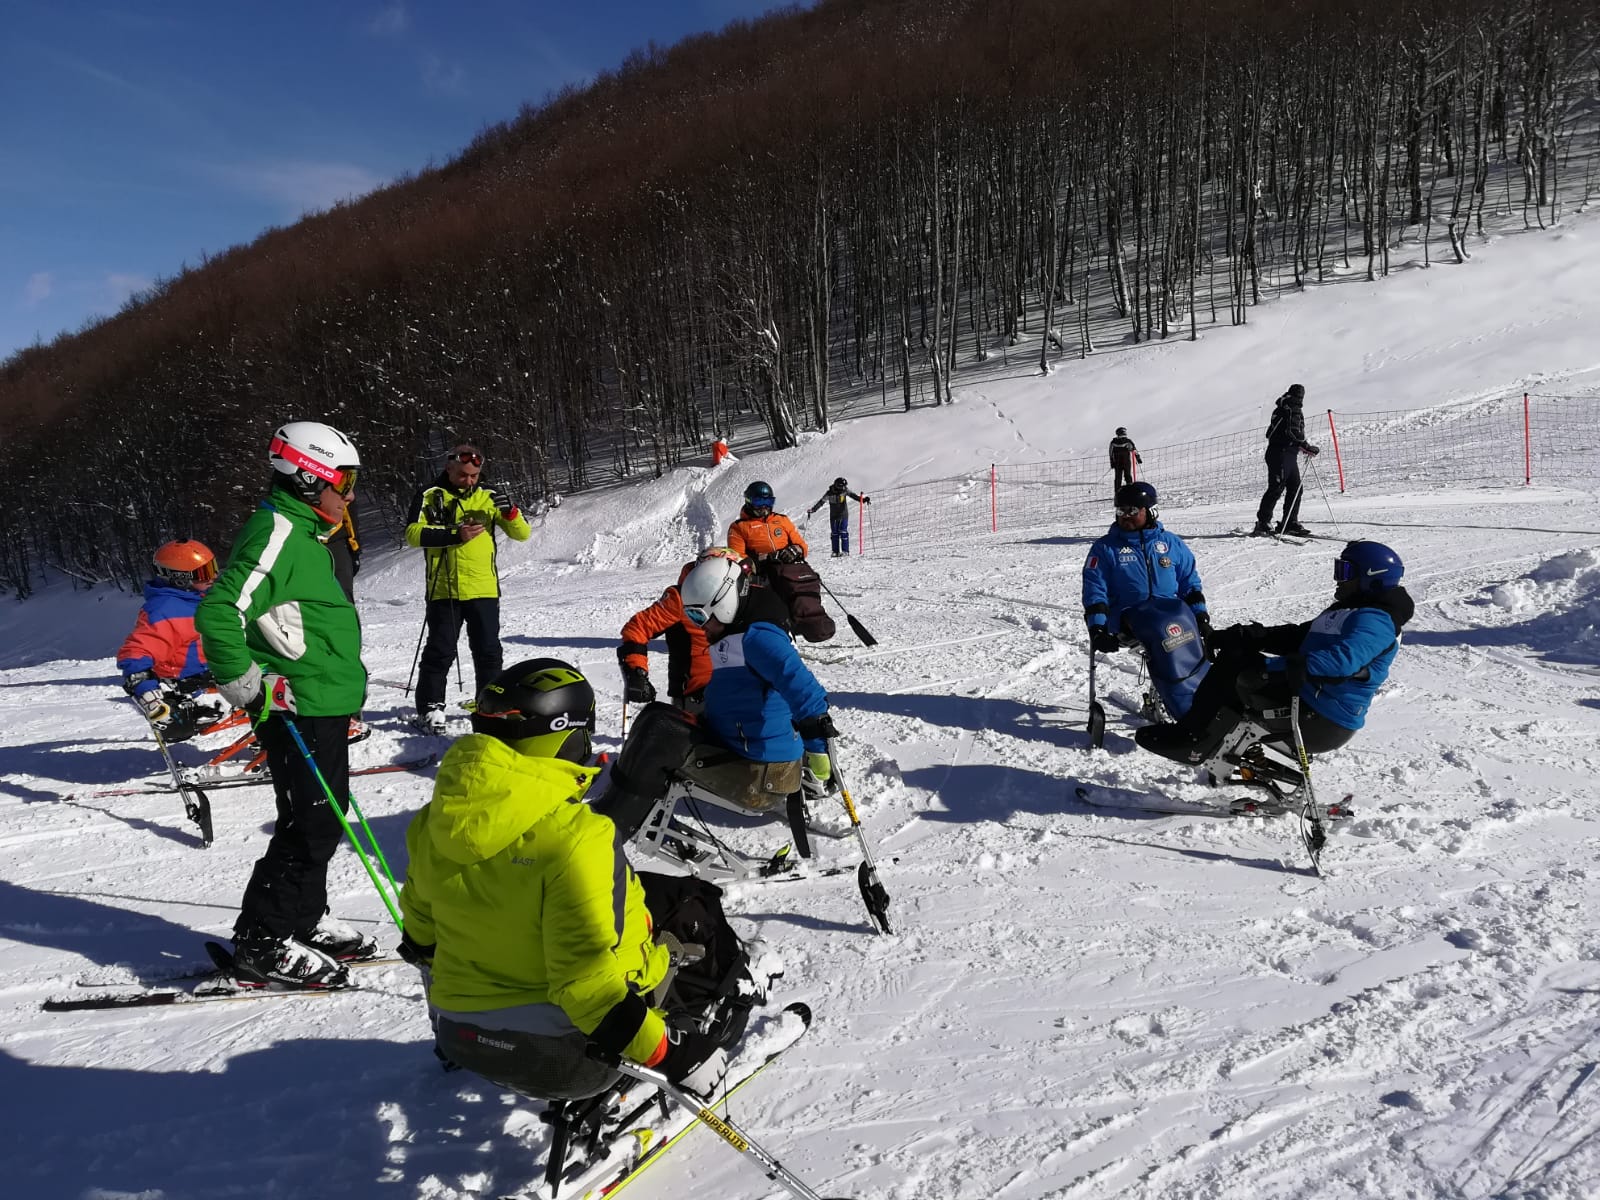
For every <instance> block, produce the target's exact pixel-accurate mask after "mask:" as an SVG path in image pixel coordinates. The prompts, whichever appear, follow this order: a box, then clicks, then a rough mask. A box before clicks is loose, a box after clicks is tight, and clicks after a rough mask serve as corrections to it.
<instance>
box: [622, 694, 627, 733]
mask: <svg viewBox="0 0 1600 1200" xmlns="http://www.w3.org/2000/svg"><path fill="white" fill-rule="evenodd" d="M622 740H623V741H627V740H628V699H627V697H626V696H624V697H623V699H622Z"/></svg>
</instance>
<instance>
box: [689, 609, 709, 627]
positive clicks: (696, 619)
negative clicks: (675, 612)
mask: <svg viewBox="0 0 1600 1200" xmlns="http://www.w3.org/2000/svg"><path fill="white" fill-rule="evenodd" d="M683 619H684V620H685V621H687V622H689V624H691V625H697V626H704V625H705V623H706V622H707V621H709V620H711V608H710V606H709V605H704V604H685V605H684V606H683Z"/></svg>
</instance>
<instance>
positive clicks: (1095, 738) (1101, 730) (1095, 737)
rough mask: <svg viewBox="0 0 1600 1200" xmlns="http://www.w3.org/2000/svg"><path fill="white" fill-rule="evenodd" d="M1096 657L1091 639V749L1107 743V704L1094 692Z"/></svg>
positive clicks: (1091, 635) (1097, 748)
mask: <svg viewBox="0 0 1600 1200" xmlns="http://www.w3.org/2000/svg"><path fill="white" fill-rule="evenodd" d="M1089 636H1090V637H1091V638H1093V636H1094V635H1093V634H1092V633H1091V634H1090V635H1089ZM1095 658H1096V655H1095V652H1094V642H1093V641H1090V643H1089V725H1088V730H1089V746H1090V748H1091V749H1094V750H1099V749H1101V748H1102V747H1104V746H1105V744H1106V709H1105V705H1103V704H1101V703H1100V701H1099V700H1097V699H1095V694H1094V666H1095Z"/></svg>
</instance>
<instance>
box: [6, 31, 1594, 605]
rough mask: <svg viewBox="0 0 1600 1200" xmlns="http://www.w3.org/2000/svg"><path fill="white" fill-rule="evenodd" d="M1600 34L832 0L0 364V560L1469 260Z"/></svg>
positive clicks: (1572, 160)
mask: <svg viewBox="0 0 1600 1200" xmlns="http://www.w3.org/2000/svg"><path fill="white" fill-rule="evenodd" d="M1597 38H1600V13H1597V11H1596V9H1595V7H1594V5H1593V4H1592V3H1570V2H1567V0H1549V2H1528V0H1448V2H1446V0H1436V2H1424V3H1409V4H1408V3H1395V2H1394V0H1326V2H1324V0H1303V2H1301V3H1293V4H1282V3H1276V4H1269V3H1265V2H1256V0H1239V2H1234V3H1229V2H1227V0H1218V2H1217V3H1213V4H1209V5H1208V4H1205V3H1200V4H1185V5H1173V4H1171V3H1170V2H1169V3H1154V2H1152V0H1121V2H1111V0H1072V2H1064V0H1058V2H1049V0H823V2H822V3H820V4H818V5H817V6H816V7H814V8H811V9H807V10H792V11H788V12H784V13H780V14H777V15H774V16H770V17H767V18H764V19H762V20H760V21H758V22H751V23H742V24H737V25H735V26H731V27H730V28H729V29H727V30H725V31H724V32H723V33H721V34H718V35H707V36H702V37H696V38H691V39H688V40H686V41H685V42H683V43H680V44H679V45H678V46H675V47H672V48H669V49H660V48H656V47H651V48H649V49H648V50H646V51H642V52H638V53H636V54H635V55H633V56H632V57H630V59H629V60H628V61H627V62H626V63H625V64H624V65H623V66H622V67H621V68H619V69H618V70H617V71H616V72H614V73H611V74H608V75H606V76H605V77H603V78H601V79H600V80H598V81H597V82H596V83H595V84H593V85H592V86H590V87H588V88H586V89H583V90H570V91H568V92H566V93H563V94H562V95H560V96H557V97H554V98H552V99H551V100H549V101H548V102H547V103H545V104H544V105H542V106H541V107H539V108H537V109H525V110H524V112H523V113H522V114H521V115H520V116H519V117H518V118H517V119H515V120H513V121H510V122H509V123H507V124H505V125H503V126H500V127H497V128H495V129H492V130H488V131H486V132H485V133H484V134H483V135H481V136H480V137H479V138H478V139H477V140H476V141H475V142H474V143H473V144H472V145H471V146H470V147H468V148H467V149H466V150H465V151H463V153H462V154H461V155H460V156H459V157H458V158H457V159H456V160H455V161H453V162H452V163H450V164H449V165H447V166H445V167H443V168H441V169H438V170H434V171H429V172H428V173H426V174H423V175H419V176H417V177H415V178H412V179H409V180H405V181H402V182H400V183H397V184H395V185H393V186H392V187H389V188H386V189H384V190H383V191H380V192H378V193H374V194H373V195H371V196H369V197H367V198H365V199H363V200H361V201H359V202H356V203H352V204H349V205H345V206H340V207H338V208H336V209H334V210H332V211H330V212H327V213H323V214H320V215H317V216H314V217H310V218H307V219H305V220H303V221H301V222H300V223H298V224H297V225H295V226H294V227H292V228H289V229H279V230H272V231H269V232H268V233H266V234H264V235H263V236H262V237H260V238H259V239H258V240H257V241H256V242H254V243H253V244H251V245H250V246H247V247H240V248H237V249H234V250H232V251H230V252H228V253H227V254H225V255H222V256H219V257H217V258H215V259H212V260H210V261H207V262H204V263H202V264H201V265H199V266H197V267H195V268H193V269H188V270H185V271H183V272H182V273H181V274H180V275H178V276H177V277H175V278H173V279H170V280H166V281H164V282H162V283H161V284H159V285H157V286H156V287H155V288H153V289H152V290H151V291H150V292H149V293H148V294H145V295H143V296H139V297H136V298H135V299H134V301H133V302H131V303H130V304H129V305H128V306H127V307H126V308H125V309H124V310H123V311H122V312H121V313H119V314H118V315H117V316H115V317H113V318H111V319H109V320H107V321H105V322H103V323H100V324H98V325H96V326H94V327H92V328H88V329H85V330H84V331H82V332H80V333H78V334H75V335H72V336H67V337H63V338H61V339H59V340H57V341H56V342H55V343H53V344H52V345H49V346H42V347H35V348H33V349H30V350H27V351H24V352H23V353H21V354H19V355H17V356H16V357H14V358H12V359H11V360H9V361H8V362H7V363H5V364H4V365H3V366H0V435H3V438H4V442H3V449H0V457H3V467H4V470H3V473H0V490H3V492H4V499H3V503H4V512H5V514H6V519H5V525H4V528H3V529H0V585H4V586H6V587H8V588H10V589H12V590H14V591H15V592H16V593H17V594H19V595H26V594H27V593H28V592H29V591H30V590H31V589H32V588H33V587H34V586H35V585H36V584H37V583H38V581H39V579H40V578H41V568H44V567H48V568H52V569H56V570H60V571H63V572H66V573H67V574H69V575H72V576H73V577H75V578H79V579H84V580H91V581H96V580H105V579H125V580H134V579H137V578H140V577H142V576H143V575H144V573H145V571H144V567H145V563H146V561H147V558H146V556H147V555H148V554H149V552H150V549H151V547H153V546H154V545H156V544H157V543H159V542H161V541H163V540H165V539H166V538H169V537H173V536H198V537H202V538H205V539H207V540H209V541H212V542H213V544H214V545H216V546H218V547H219V548H220V547H222V546H225V545H226V544H227V543H228V540H229V539H230V538H231V536H232V534H233V532H234V530H235V529H236V528H237V526H238V524H239V523H240V521H241V520H242V519H243V516H244V515H245V513H246V512H247V510H248V506H249V505H250V504H252V503H253V502H254V500H255V499H256V498H257V493H258V492H259V491H260V490H261V488H262V487H263V484H264V482H265V445H266V441H267V438H268V436H269V435H270V432H271V430H272V428H273V426H274V425H276V424H277V423H279V422H281V421H284V420H289V419H319V420H326V421H328V422H329V423H331V424H334V425H337V426H339V427H340V428H342V429H344V430H345V431H347V432H348V433H349V434H350V435H351V436H352V437H353V438H354V439H355V440H356V442H357V444H358V445H359V447H360V448H361V451H362V455H363V459H364V463H365V469H364V470H363V473H362V504H363V516H364V521H365V523H366V527H367V529H368V530H369V536H370V535H371V534H375V533H377V532H378V531H379V530H381V529H382V528H383V527H384V526H385V525H392V524H394V523H395V522H396V521H397V520H398V514H399V511H400V509H401V507H402V506H403V504H404V502H405V500H406V498H407V497H408V496H409V495H410V492H411V489H412V488H413V487H414V486H415V484H416V483H417V482H418V480H419V479H420V478H421V477H422V476H423V475H425V474H427V473H428V471H429V468H428V463H427V457H428V450H429V447H430V445H434V446H436V445H437V444H438V443H439V440H440V438H441V437H443V436H445V434H444V432H443V431H456V432H459V433H460V434H462V435H464V436H471V437H473V438H474V439H476V440H477V441H478V442H479V443H480V444H482V445H484V446H485V448H486V450H487V451H488V452H489V454H490V455H491V457H492V458H493V459H494V461H495V468H496V469H495V475H496V478H497V479H498V480H500V481H503V482H504V483H506V484H507V485H508V486H509V487H510V488H511V490H512V491H513V493H514V494H517V495H520V496H522V497H524V498H525V499H528V500H531V499H532V498H533V497H535V496H536V495H538V494H540V493H543V492H547V491H568V490H572V489H577V488H583V487H587V486H593V485H596V484H600V483H607V482H611V481H615V480H617V479H623V478H626V477H628V476H630V475H634V474H636V473H639V472H649V473H655V472H660V471H663V470H666V469H668V468H670V467H672V466H673V465H674V464H675V463H676V462H678V461H679V460H680V458H681V457H682V456H684V455H685V454H701V453H703V452H704V448H705V445H706V443H707V442H708V441H709V440H710V436H711V434H712V432H713V431H715V430H728V429H732V428H734V427H735V426H739V427H741V428H742V429H747V430H750V431H752V433H753V431H754V430H755V429H757V428H759V429H761V430H762V431H763V436H764V437H765V438H766V439H767V440H768V441H769V442H770V444H771V445H773V446H778V447H782V446H786V445H790V444H792V443H793V441H794V439H795V438H796V436H797V434H798V433H799V432H800V431H801V430H805V429H826V428H828V426H829V423H830V420H832V419H834V418H835V417H836V416H837V414H838V412H839V405H840V402H841V398H843V397H857V398H859V397H862V396H871V397H874V398H875V399H876V401H877V403H878V404H879V406H893V407H897V408H906V409H910V408H912V407H914V406H915V405H917V404H920V403H930V402H931V403H942V402H947V401H948V400H949V399H950V395H951V388H952V377H953V375H954V374H955V373H956V372H957V371H958V370H961V369H963V368H970V367H971V366H972V365H973V364H977V363H981V362H983V361H984V360H985V359H986V358H988V357H989V356H990V355H992V354H993V353H995V352H996V351H997V350H1007V352H1012V353H1023V354H1026V355H1027V356H1028V359H1029V361H1030V362H1032V363H1034V364H1036V366H1037V367H1038V368H1039V369H1043V370H1049V369H1052V367H1053V365H1054V364H1056V363H1057V362H1059V361H1060V360H1063V359H1072V358H1075V357H1078V356H1081V355H1084V354H1088V353H1091V352H1093V350H1094V349H1095V342H1096V339H1100V340H1101V341H1102V342H1103V341H1104V340H1105V339H1106V338H1107V337H1114V338H1115V339H1117V340H1118V341H1133V342H1138V341H1145V340H1148V339H1153V338H1170V337H1191V338H1192V337H1194V336H1196V335H1197V332H1198V329H1199V327H1200V326H1201V325H1209V324H1212V323H1214V322H1224V323H1227V322H1231V323H1242V322H1245V321H1248V320H1249V319H1250V315H1251V309H1252V307H1253V306H1254V305H1256V304H1257V303H1259V302H1260V301H1261V299H1262V296H1263V277H1264V275H1265V274H1267V273H1271V275H1272V276H1273V277H1274V278H1282V277H1284V276H1285V275H1287V276H1289V277H1291V278H1292V280H1293V282H1294V283H1296V284H1308V283H1315V282H1320V281H1326V280H1330V279H1334V278H1338V277H1341V276H1347V275H1352V274H1353V275H1355V276H1357V277H1360V278H1376V277H1378V276H1381V275H1383V274H1384V273H1385V272H1386V271H1387V270H1388V266H1389V253H1390V250H1391V248H1392V247H1393V246H1394V245H1395V244H1396V243H1397V241H1398V240H1399V239H1402V238H1406V239H1420V240H1421V242H1422V244H1423V245H1424V247H1426V252H1427V253H1435V252H1437V253H1440V254H1448V255H1450V256H1453V257H1454V258H1455V259H1457V260H1460V259H1463V258H1464V257H1465V256H1466V255H1468V254H1469V253H1470V252H1471V247H1472V244H1473V240H1474V238H1476V237H1480V236H1481V235H1482V233H1483V228H1482V222H1483V220H1484V219H1485V216H1486V215H1495V214H1506V213H1511V214H1516V215H1520V216H1521V217H1522V219H1523V220H1524V221H1525V222H1526V223H1527V224H1529V225H1539V224H1546V223H1549V222H1551V221H1553V220H1555V219H1557V217H1558V216H1559V206H1560V197H1561V195H1562V194H1563V192H1562V191H1561V185H1562V177H1563V175H1564V173H1567V172H1578V173H1580V174H1584V173H1586V172H1588V171H1590V170H1591V168H1590V166H1589V163H1590V158H1589V156H1588V155H1587V154H1586V153H1585V151H1587V150H1588V149H1589V148H1590V147H1591V143H1592V141H1593V139H1594V135H1595V133H1596V126H1597V123H1600V41H1597ZM1585 178H1587V176H1585ZM1108 331H1109V332H1108ZM1018 348H1020V349H1018ZM1070 417H1071V414H1070V412H1064V413H1063V419H1064V420H1065V419H1070ZM745 440H746V441H748V440H749V439H748V438H746V439H745Z"/></svg>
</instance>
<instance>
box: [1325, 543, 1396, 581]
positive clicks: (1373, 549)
mask: <svg viewBox="0 0 1600 1200" xmlns="http://www.w3.org/2000/svg"><path fill="white" fill-rule="evenodd" d="M1405 573H1406V567H1405V564H1404V563H1403V562H1401V561H1400V556H1399V555H1398V554H1396V553H1395V552H1394V551H1393V550H1391V549H1389V547H1387V546H1385V545H1384V544H1383V543H1382V542H1364V541H1357V542H1350V543H1347V544H1346V546H1345V548H1344V549H1343V550H1342V551H1340V553H1339V557H1338V558H1336V559H1334V560H1333V578H1334V580H1335V581H1336V582H1338V583H1344V582H1345V581H1346V580H1353V581H1354V582H1355V585H1356V591H1358V592H1381V591H1384V590H1386V589H1388V588H1392V587H1398V586H1399V584H1400V580H1401V579H1403V578H1404V577H1405Z"/></svg>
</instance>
